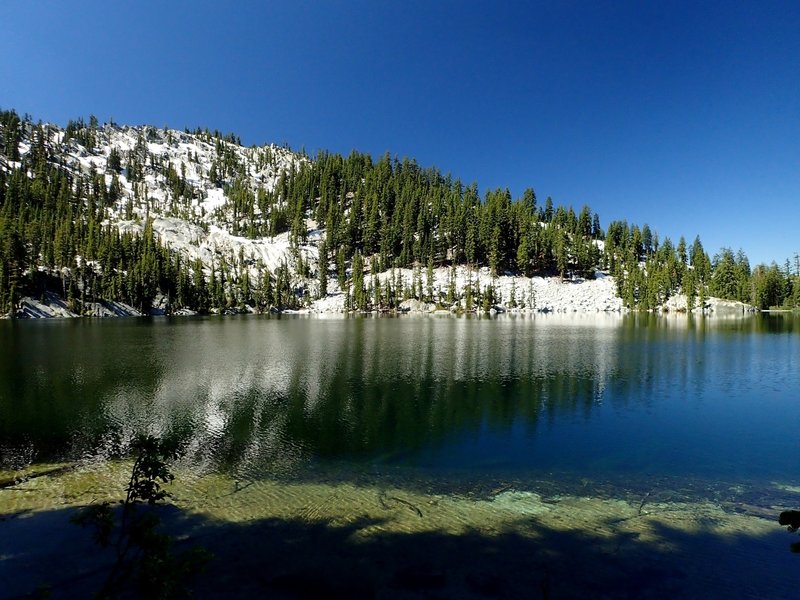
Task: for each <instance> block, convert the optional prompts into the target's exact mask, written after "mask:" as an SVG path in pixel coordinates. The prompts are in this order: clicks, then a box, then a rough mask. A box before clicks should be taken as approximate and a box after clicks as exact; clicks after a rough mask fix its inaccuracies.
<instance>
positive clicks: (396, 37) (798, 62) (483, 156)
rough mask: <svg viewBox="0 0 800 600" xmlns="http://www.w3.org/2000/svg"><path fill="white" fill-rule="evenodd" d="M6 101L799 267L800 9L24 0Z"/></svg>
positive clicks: (1, 42)
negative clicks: (348, 167)
mask: <svg viewBox="0 0 800 600" xmlns="http://www.w3.org/2000/svg"><path fill="white" fill-rule="evenodd" d="M0 56H2V57H3V58H2V67H0V106H2V107H3V108H15V109H17V110H18V111H19V112H21V113H26V112H27V113H30V114H31V115H32V116H33V117H34V119H36V120H38V119H41V120H44V121H50V122H55V123H60V124H65V123H66V121H67V119H69V118H74V117H78V116H84V117H87V116H88V115H89V114H90V113H91V114H95V115H97V116H98V118H99V119H100V120H101V122H102V121H104V120H107V119H108V118H109V117H113V118H114V120H115V121H117V122H119V123H128V124H143V123H147V124H152V125H158V126H163V125H169V126H170V127H176V128H181V129H182V128H184V127H187V126H188V127H191V128H193V127H195V126H198V125H199V126H207V127H209V128H211V129H219V130H222V131H225V132H229V131H232V132H234V133H236V134H238V135H239V136H240V137H241V138H242V141H243V142H244V143H246V144H261V143H268V142H277V143H282V142H288V143H289V144H290V145H291V146H292V147H293V148H298V149H299V148H300V147H305V149H306V150H307V151H309V152H310V153H313V152H315V151H316V149H318V148H324V149H328V150H331V151H334V152H341V153H345V154H346V153H349V151H350V150H351V149H354V148H355V149H358V150H361V151H365V152H369V153H371V154H372V155H373V156H378V155H380V154H383V153H384V152H386V151H389V152H391V153H392V154H393V155H397V156H398V157H403V156H410V157H415V158H416V159H417V160H418V161H419V163H420V164H422V165H424V166H428V165H436V166H437V167H439V168H440V169H441V170H442V171H444V172H445V173H447V172H450V173H452V174H453V176H455V177H460V178H461V179H462V180H464V181H465V182H471V181H477V182H478V184H479V186H480V187H481V189H482V190H486V189H487V188H490V187H491V188H494V187H509V188H510V189H511V192H512V194H513V195H514V196H515V197H516V196H517V195H519V194H521V192H522V190H523V189H525V188H526V187H529V186H530V187H533V188H534V189H535V190H536V192H537V195H538V197H539V198H540V200H541V201H544V199H545V197H546V196H548V195H549V196H552V197H553V199H554V201H555V202H556V203H563V204H572V205H574V206H575V207H576V209H578V208H580V206H582V205H583V204H584V203H587V204H589V205H590V206H591V207H592V209H593V210H595V211H597V212H599V213H600V216H601V219H602V222H603V225H604V226H605V225H607V224H608V222H609V221H610V220H612V219H623V218H625V219H628V220H629V221H630V222H636V223H639V224H643V223H648V224H650V226H651V227H652V228H653V229H654V230H656V231H657V232H658V233H659V234H660V236H661V237H662V238H663V237H664V236H670V237H672V238H673V241H675V242H677V238H678V236H679V235H680V234H684V235H685V236H686V238H687V241H689V242H691V240H692V239H693V238H694V236H695V235H696V234H700V236H701V239H702V240H703V242H704V245H705V247H706V249H707V250H708V251H709V252H710V253H711V254H712V255H713V253H714V252H716V251H717V250H718V249H719V247H720V246H723V245H727V246H732V247H733V249H734V250H736V249H738V248H739V247H741V248H743V249H744V250H745V252H747V253H748V255H749V256H750V259H751V262H752V263H753V264H755V263H757V262H762V261H771V260H773V259H774V260H777V261H778V262H779V263H780V262H783V260H784V259H785V258H787V257H789V256H792V255H793V254H794V253H795V252H800V236H798V230H800V2H797V1H796V0H795V1H792V2H762V1H755V0H754V1H752V2H737V1H734V0H726V1H723V2H697V1H693V2H677V1H664V2H643V1H634V2H623V1H616V0H615V1H607V2H606V1H589V2H571V1H567V0H564V1H557V2H550V1H548V2H541V3H536V2H519V3H517V2H488V1H487V2H469V1H464V0H460V1H457V2H436V1H434V0H426V1H423V2H416V1H408V0H403V1H402V2H383V1H380V0H371V1H367V2H355V1H354V2H325V1H322V0H319V1H314V2H300V1H298V0H291V1H288V2H266V1H263V2H244V1H238V0H237V1H236V2H214V3H212V2H195V1H193V2H151V1H145V0H140V1H138V2H107V1H105V2H94V1H88V0H84V1H81V2H74V3H67V2H62V1H56V2H10V3H6V4H5V5H4V7H3V16H2V21H1V22H0Z"/></svg>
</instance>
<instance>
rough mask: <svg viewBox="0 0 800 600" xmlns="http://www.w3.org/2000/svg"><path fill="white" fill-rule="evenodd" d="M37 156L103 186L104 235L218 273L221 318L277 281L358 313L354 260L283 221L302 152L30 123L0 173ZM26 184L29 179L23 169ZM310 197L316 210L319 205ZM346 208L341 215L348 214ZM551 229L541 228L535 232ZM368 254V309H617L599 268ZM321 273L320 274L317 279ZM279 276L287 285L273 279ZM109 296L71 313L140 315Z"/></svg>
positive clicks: (248, 305)
mask: <svg viewBox="0 0 800 600" xmlns="http://www.w3.org/2000/svg"><path fill="white" fill-rule="evenodd" d="M36 152H40V153H45V154H46V155H47V156H48V160H49V162H50V163H53V164H57V165H58V166H59V168H60V169H63V170H64V171H66V172H67V173H69V175H70V176H71V177H72V178H73V179H76V180H77V181H78V182H79V183H78V185H79V186H80V185H84V186H87V187H89V186H92V185H95V186H97V185H101V186H102V185H103V184H104V185H105V189H102V190H100V193H99V194H94V195H93V194H88V193H87V198H88V197H91V198H94V197H95V196H97V197H102V198H103V199H104V200H103V202H102V206H100V207H97V214H98V215H100V217H99V221H100V225H101V226H102V227H103V228H107V229H108V228H110V229H112V230H115V231H118V232H119V233H120V234H134V235H136V236H140V237H141V236H145V235H148V234H149V232H150V231H152V235H153V236H154V237H155V238H156V239H157V240H158V242H159V243H160V244H161V245H163V246H165V247H167V248H168V249H169V252H170V254H171V255H172V256H175V257H180V261H181V262H182V264H184V265H192V266H193V267H194V268H195V277H200V276H201V277H202V278H203V279H205V280H206V281H215V279H216V278H218V277H219V278H220V280H221V281H222V283H220V285H222V286H228V287H227V288H226V289H227V290H228V291H227V293H228V296H229V297H230V298H231V299H230V300H229V301H228V308H227V310H232V311H246V312H253V311H260V310H267V309H270V308H271V306H274V303H273V302H271V300H272V296H271V295H270V292H269V291H268V290H269V288H270V287H271V286H272V285H273V283H272V282H273V280H274V281H275V285H278V284H279V283H281V281H282V283H281V284H282V285H284V287H285V288H286V289H287V290H289V293H290V294H291V295H292V297H293V298H295V299H296V302H295V306H294V308H295V309H298V310H302V311H309V312H344V311H348V310H351V309H352V308H353V307H354V306H355V303H354V302H353V301H352V295H351V294H352V293H353V291H352V290H351V285H353V284H354V283H355V275H356V274H355V273H354V264H353V261H352V259H348V260H347V261H346V264H345V263H340V264H337V263H336V262H335V258H334V261H333V262H330V263H327V264H325V265H324V266H323V265H322V264H321V260H320V248H321V247H323V245H324V244H325V240H326V239H327V238H328V237H329V236H328V233H327V231H326V229H325V227H324V224H322V223H320V224H317V223H316V222H315V221H314V220H313V212H312V211H311V210H307V211H306V212H305V215H304V216H305V218H303V219H301V220H300V221H298V220H297V218H296V217H295V221H294V222H292V223H288V222H287V219H288V218H290V217H287V215H290V214H293V213H292V211H291V210H290V208H291V207H288V206H287V204H288V200H287V197H288V194H287V190H288V188H289V186H291V185H292V183H291V182H292V177H293V176H295V175H296V174H297V173H298V172H303V170H304V169H305V168H306V167H308V165H310V164H311V159H309V158H308V157H306V156H304V155H301V154H297V153H293V152H291V151H290V150H288V149H286V148H282V147H278V146H275V145H267V146H260V147H243V146H242V145H241V144H240V143H238V140H236V138H235V137H233V136H225V137H223V136H220V135H219V134H216V133H215V134H211V133H209V132H207V131H199V130H198V131H195V132H188V131H183V132H182V131H176V130H171V129H160V128H154V127H149V126H143V127H127V126H126V127H121V126H118V125H115V124H105V125H99V124H96V123H92V124H91V125H90V126H87V125H86V124H83V123H82V122H80V123H78V124H70V126H68V127H67V128H66V129H62V128H60V127H57V126H53V125H44V126H40V127H39V128H36V127H33V126H31V125H30V123H28V124H27V125H26V126H24V127H23V131H22V134H21V136H20V140H19V144H18V156H17V157H16V158H17V159H18V160H8V159H7V157H3V161H2V162H0V169H1V170H2V171H4V172H5V173H10V172H11V171H13V170H14V169H19V168H21V166H22V165H24V164H26V158H27V157H31V156H33V154H32V153H36ZM32 162H33V161H28V162H27V164H32ZM28 176H29V177H32V176H33V173H32V172H31V171H29V172H28ZM81 182H82V183H81ZM97 182H100V183H99V184H98V183H97ZM342 193H344V192H342ZM347 199H348V200H352V199H353V194H352V193H348V194H347ZM310 200H311V201H316V202H319V201H320V198H316V199H313V198H312V199H310ZM86 202H89V200H86ZM92 202H94V200H92ZM92 210H93V211H94V210H95V208H94V207H93V208H92ZM349 210H350V208H345V209H344V213H345V214H346V213H347V211H349ZM570 211H571V209H570ZM93 214H94V213H93ZM294 214H297V211H296V210H295V212H294ZM547 227H548V225H546V224H542V228H543V229H544V228H547ZM594 243H595V244H596V247H597V252H599V253H602V252H603V250H604V246H603V242H602V241H599V240H595V241H594ZM328 251H330V249H328ZM328 258H330V255H329V256H328ZM371 258H372V257H371V256H365V257H364V261H363V263H364V266H363V276H362V278H363V279H362V280H363V293H365V294H366V295H367V296H368V297H370V298H375V302H372V303H366V304H368V305H372V306H377V305H380V304H381V303H382V298H383V296H381V293H385V292H386V290H392V294H393V296H392V298H393V302H395V304H394V305H395V306H397V308H399V309H400V310H411V311H423V312H432V311H434V310H450V311H462V310H467V311H469V310H498V311H502V310H524V311H541V312H589V313H592V312H619V311H623V310H625V309H624V308H623V302H622V301H621V299H620V298H619V297H618V295H617V290H616V285H615V282H614V279H613V278H612V277H608V276H606V275H604V274H603V273H601V272H597V273H596V277H595V279H591V280H586V279H584V278H580V277H577V276H575V277H572V278H567V279H562V278H561V277H524V276H520V275H515V274H512V273H508V274H500V275H499V276H492V274H491V273H490V271H489V269H488V268H487V267H481V268H469V267H467V266H465V265H463V264H462V265H451V266H437V267H436V268H433V267H432V266H428V268H426V267H425V266H424V265H419V266H418V267H416V268H414V269H409V268H397V269H390V270H384V271H382V272H373V271H372V269H375V270H376V271H377V269H376V264H378V263H377V261H375V260H370V259H371ZM81 261H82V259H81V258H80V257H76V258H75V261H74V262H75V264H63V265H56V268H57V269H58V272H59V273H61V272H64V271H70V270H72V269H74V268H76V267H78V268H80V267H81V266H83V265H82V262H81ZM43 262H44V261H43V259H42V263H40V264H39V266H38V267H37V268H38V269H39V270H40V271H46V270H48V269H50V270H51V271H52V270H53V268H54V267H53V266H52V265H51V266H50V267H48V266H46V265H45V264H43ZM88 262H89V263H91V264H90V266H92V267H93V268H96V269H98V268H100V267H99V266H98V264H97V261H95V262H94V263H92V261H88ZM321 268H324V269H325V273H326V275H327V276H326V277H321V273H320V269H321ZM200 274H202V275H200ZM276 274H280V275H279V277H282V278H283V279H282V280H280V281H279V280H278V279H276ZM323 279H324V280H325V281H324V283H323ZM195 283H197V282H195ZM81 285H85V284H83V283H82V284H81ZM323 286H324V287H325V288H326V290H325V293H323V290H322V287H323ZM234 287H236V290H238V291H236V292H235V293H234V292H233V291H231V290H233V288H234ZM256 288H258V289H259V290H260V291H261V293H262V300H260V301H258V302H252V301H251V300H249V298H251V297H252V296H253V294H252V290H253V289H256ZM242 290H244V292H242ZM237 294H238V295H237ZM237 298H238V299H237ZM115 300H117V299H116V298H108V299H103V301H93V302H84V305H83V306H82V307H81V308H80V310H79V312H80V314H84V315H94V316H114V315H135V314H139V312H138V310H137V309H136V308H134V307H131V306H127V305H125V304H122V303H120V302H115ZM364 304H365V303H364V302H362V305H364ZM668 308H669V309H671V310H673V311H674V310H685V309H686V307H685V302H684V305H683V306H681V305H680V304H679V303H676V301H674V300H673V301H672V303H671V304H669V305H668ZM146 310H147V311H148V312H151V313H153V314H165V313H172V314H176V313H180V312H181V311H183V312H188V311H186V310H185V308H184V307H182V306H180V305H177V304H175V303H174V302H173V301H171V300H170V299H169V298H168V297H165V296H164V294H161V292H160V291H159V292H158V294H157V295H156V297H154V298H153V302H152V308H151V307H149V306H148V308H147V309H146ZM212 310H219V308H215V307H212ZM16 313H17V315H18V316H24V317H53V316H75V315H77V314H78V311H77V309H75V307H74V305H73V307H72V309H71V308H70V307H68V306H67V305H66V304H65V303H64V302H63V299H62V298H60V297H59V295H57V294H54V293H53V292H52V291H47V293H42V294H41V296H40V297H39V298H32V297H26V298H24V299H23V300H22V301H21V302H20V303H18V306H17V310H16Z"/></svg>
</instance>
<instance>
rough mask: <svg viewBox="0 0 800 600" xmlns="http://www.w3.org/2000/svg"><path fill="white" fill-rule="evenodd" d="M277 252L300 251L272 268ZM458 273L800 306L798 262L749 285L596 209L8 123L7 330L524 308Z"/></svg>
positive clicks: (388, 165) (105, 130) (93, 123)
mask: <svg viewBox="0 0 800 600" xmlns="http://www.w3.org/2000/svg"><path fill="white" fill-rule="evenodd" d="M176 231H177V233H175V232H176ZM165 232H169V233H170V235H172V237H171V238H169V237H168V236H167V235H166V233H165ZM180 236H183V237H180ZM214 236H216V237H214ZM226 236H227V237H226ZM201 239H202V244H201ZM170 240H171V241H170ZM176 240H178V241H177V242H176ZM209 240H211V241H209ZM217 240H220V241H217ZM230 240H234V241H235V242H236V243H235V244H234V243H233V242H230ZM249 240H252V241H254V242H256V241H258V242H259V243H261V244H262V246H255V245H249V244H248V241H249ZM269 240H285V241H286V245H285V247H283V246H278V245H275V248H277V249H278V250H279V251H278V250H275V251H274V252H273V249H272V246H267V245H264V244H267V243H268V241H269ZM178 242H180V243H178ZM276 244H277V242H276ZM256 250H258V252H257V251H256ZM259 252H260V253H259ZM457 266H467V267H468V268H469V269H480V268H486V269H488V270H489V273H490V274H491V276H492V277H495V276H499V275H514V276H519V277H533V276H552V277H558V278H560V279H561V280H568V279H569V280H574V279H578V278H579V279H591V278H593V277H595V273H596V272H597V271H598V270H599V271H604V272H606V273H608V274H610V275H613V276H614V277H615V278H616V285H617V291H618V294H619V296H620V297H621V298H622V299H623V301H624V303H625V305H626V306H627V307H628V308H631V309H655V308H657V307H659V306H661V305H662V304H663V303H664V302H666V301H667V299H669V298H670V297H671V296H673V295H675V294H678V293H683V294H685V295H686V296H687V298H688V307H689V308H693V307H698V306H703V305H704V303H705V299H706V298H707V297H709V296H714V297H719V298H723V299H731V300H738V301H742V302H745V303H751V304H754V305H755V306H757V307H760V308H767V307H774V306H787V307H797V306H800V259H799V258H798V256H797V255H795V257H794V260H793V261H790V260H787V261H786V263H784V265H782V266H778V265H776V264H774V263H773V264H772V265H769V266H765V265H758V266H756V267H755V268H752V269H751V267H750V264H749V261H748V259H747V257H746V256H745V255H744V253H742V252H741V251H739V252H737V253H734V252H733V251H732V250H731V249H729V248H723V249H721V250H720V251H719V252H718V253H716V254H715V255H713V257H710V256H709V254H708V253H707V252H706V250H705V249H704V247H703V245H702V243H701V241H700V238H699V237H697V238H695V239H694V240H693V241H692V242H691V243H687V241H686V240H685V239H684V238H681V239H679V240H678V241H677V242H673V241H672V240H670V239H668V238H664V239H659V237H658V235H657V234H656V233H655V232H654V231H652V230H651V228H650V227H649V226H648V225H643V226H641V227H640V226H638V225H635V224H628V223H627V222H624V221H623V222H619V221H615V222H611V223H609V224H608V225H607V227H605V228H603V227H602V225H601V218H600V215H598V214H597V213H594V212H593V211H592V210H591V208H590V207H589V206H582V207H580V209H578V210H575V208H573V207H572V206H563V205H556V204H555V203H554V202H553V200H552V199H551V198H549V197H547V198H545V199H544V200H543V201H542V200H541V199H540V198H538V197H537V195H536V193H535V192H534V190H533V189H527V190H525V191H524V192H523V194H522V195H521V197H519V198H512V196H511V194H510V193H509V191H508V190H507V189H496V190H489V191H487V192H485V193H483V194H481V193H480V192H479V189H478V185H477V184H476V183H470V184H465V183H463V182H461V181H460V180H458V179H454V178H452V177H451V176H449V175H445V174H443V173H441V172H440V171H439V170H438V169H436V168H434V167H428V168H423V167H421V166H419V165H418V164H417V163H416V162H415V161H414V160H412V159H402V160H399V159H397V158H393V157H391V156H390V155H388V154H386V155H384V156H381V157H380V158H377V159H373V158H372V157H370V156H369V155H368V154H363V153H359V152H352V153H351V154H350V155H349V156H347V157H344V156H341V155H338V154H333V153H327V152H320V153H318V154H317V155H316V156H315V157H313V158H310V157H308V156H307V155H305V153H302V152H301V153H293V152H291V151H289V150H288V149H287V148H282V147H276V146H262V147H251V148H245V147H243V146H241V144H240V142H239V140H238V138H237V137H236V136H235V135H231V134H228V135H223V134H221V133H219V132H210V131H208V130H200V129H198V130H195V131H191V132H190V131H184V132H179V131H175V130H169V129H166V128H163V129H161V128H154V127H122V126H119V125H116V124H114V123H106V124H103V125H101V124H100V123H98V121H97V119H96V118H94V117H90V118H89V120H88V122H85V121H84V120H83V119H77V120H75V121H70V123H68V125H67V127H66V128H60V127H57V126H54V125H49V124H43V123H41V122H37V123H34V122H33V120H32V119H31V118H30V117H28V116H24V117H20V116H19V115H18V114H17V113H16V112H15V111H13V110H7V111H0V312H2V313H4V314H8V313H11V314H13V313H14V312H15V310H16V309H17V308H18V306H19V303H20V302H21V300H22V298H23V297H25V296H30V297H33V298H36V297H42V296H43V295H44V294H46V293H48V292H55V293H57V294H59V295H60V296H61V297H63V298H64V299H66V302H67V303H68V305H69V306H70V307H71V309H72V310H73V311H74V312H76V313H78V314H85V313H87V307H88V306H90V305H92V304H93V303H97V302H102V301H109V300H113V301H119V302H124V303H126V304H128V305H130V306H131V307H134V308H136V309H138V310H140V311H142V312H147V311H149V310H150V309H151V308H152V307H153V306H154V304H155V303H156V302H158V303H160V305H161V306H166V307H167V312H170V311H172V312H174V311H175V310H176V309H191V310H194V311H198V312H209V311H218V310H235V309H237V308H243V307H246V308H248V309H249V310H255V311H264V310H268V309H269V308H276V309H282V308H300V307H302V306H307V305H308V304H309V303H311V302H313V301H314V300H315V299H318V298H320V297H325V296H326V295H328V294H329V293H333V291H335V292H336V293H339V294H344V295H345V297H346V307H347V308H349V309H352V310H370V309H372V310H374V309H392V308H396V307H397V306H398V305H399V303H400V302H401V301H402V300H404V299H408V298H416V299H419V300H422V301H425V302H431V303H436V304H438V305H441V306H443V307H451V306H454V305H458V306H460V307H462V308H465V309H467V310H473V309H477V308H481V307H482V308H489V307H491V306H494V305H495V304H497V303H498V302H500V301H501V300H502V301H504V302H505V305H506V306H510V305H511V304H512V303H514V302H515V299H514V298H511V299H509V298H505V299H501V298H498V297H497V294H496V292H495V290H494V288H493V286H492V285H491V284H488V285H486V284H484V286H483V287H481V286H479V285H478V286H472V285H471V284H469V285H466V286H461V287H458V286H456V284H455V268H456V267H457ZM443 268H445V269H450V270H451V271H452V273H453V275H452V280H453V281H452V284H451V285H448V286H447V288H446V289H434V288H433V286H432V283H431V281H432V273H433V271H434V269H437V270H439V269H443ZM396 269H397V270H399V269H412V270H413V273H414V276H413V278H412V279H411V281H408V280H403V279H402V278H398V277H396V276H395V275H394V271H395V270H396ZM386 272H390V273H391V275H390V276H384V277H382V278H379V277H377V274H378V273H386Z"/></svg>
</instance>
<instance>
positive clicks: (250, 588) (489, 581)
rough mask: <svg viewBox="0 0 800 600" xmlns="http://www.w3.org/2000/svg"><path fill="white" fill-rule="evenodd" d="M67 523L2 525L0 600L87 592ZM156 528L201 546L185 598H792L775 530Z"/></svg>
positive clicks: (94, 573)
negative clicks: (203, 553)
mask: <svg viewBox="0 0 800 600" xmlns="http://www.w3.org/2000/svg"><path fill="white" fill-rule="evenodd" d="M72 513H73V511H72V510H67V509H62V510H55V511H46V512H37V513H30V514H27V515H22V516H8V515H7V516H5V517H3V520H2V521H0V581H2V582H3V585H2V587H0V598H4V599H5V598H17V597H20V598H21V597H25V595H26V594H29V593H33V592H36V591H37V590H40V591H42V590H46V591H47V592H48V593H49V594H50V597H52V598H71V597H85V596H87V595H89V594H91V593H92V591H93V590H94V589H96V588H95V586H96V583H97V582H98V581H100V580H102V576H103V570H104V569H106V568H108V564H109V561H108V556H107V555H106V554H104V553H101V552H100V551H99V550H98V549H97V548H95V547H94V546H93V544H92V543H91V540H90V539H89V534H88V532H86V531H84V530H81V529H80V528H78V527H76V526H74V525H71V524H69V517H70V515H71V514H72ZM162 518H163V519H164V522H165V523H166V525H167V528H168V529H169V531H171V532H173V533H174V534H176V535H177V536H179V538H180V539H181V541H180V542H179V544H178V547H179V549H180V547H188V546H191V545H195V544H201V545H202V546H204V547H205V548H206V549H208V550H210V551H211V552H212V553H213V554H214V556H215V558H214V559H213V560H212V562H211V563H210V565H209V568H208V570H207V571H206V572H205V573H203V574H199V575H197V576H196V577H195V578H194V580H193V584H192V593H193V596H194V597H198V598H221V597H225V598H253V597H271V598H309V597H313V598H409V597H410V598H575V597H591V598H755V597H758V598H766V597H769V598H795V597H797V583H796V581H795V579H794V578H793V577H792V574H793V573H795V572H796V570H797V568H798V564H797V560H798V557H797V556H796V555H792V554H790V553H789V551H788V548H789V543H790V542H791V541H792V540H791V539H789V537H787V536H788V534H787V532H786V531H785V530H783V529H781V528H780V526H778V524H777V522H776V523H775V533H774V534H769V535H766V536H749V535H744V534H740V533H732V534H730V535H718V534H716V533H712V532H711V531H710V530H708V531H706V530H702V529H701V530H698V531H693V532H687V531H684V530H680V529H676V528H672V527H666V526H659V525H656V526H655V527H654V529H653V531H652V533H653V536H652V537H653V538H654V539H655V541H653V540H649V541H648V540H644V539H642V537H641V536H640V535H638V534H633V533H630V532H621V531H618V530H617V529H616V528H617V525H618V523H615V522H613V521H598V522H597V523H596V527H595V528H594V529H591V530H585V531H576V530H569V529H564V530H561V529H555V528H549V527H545V526H543V525H542V524H541V523H538V522H537V520H536V519H535V518H525V519H520V520H519V521H517V522H515V523H513V524H511V525H510V526H509V528H508V529H507V530H504V531H499V532H496V534H494V535H486V534H485V533H482V532H479V531H476V530H468V531H467V532H466V533H463V534H460V535H452V534H447V533H442V532H435V531H434V532H426V533H415V534H402V533H380V532H379V531H378V532H375V531H376V529H379V528H380V526H381V524H382V521H380V520H375V519H367V518H363V519H356V520H354V521H352V522H350V523H349V524H347V525H333V524H328V523H324V522H318V521H304V520H280V519H263V520H257V521H253V522H247V523H226V522H215V521H209V520H207V519H205V518H203V517H199V516H197V515H190V514H184V513H182V512H181V511H180V510H179V509H177V508H175V507H173V506H168V507H165V509H164V511H163V517H162ZM387 518H388V517H387ZM563 518H564V519H565V525H568V523H567V521H568V520H569V514H568V513H565V514H564V515H563ZM367 528H369V529H370V531H371V532H372V533H370V534H369V535H364V530H365V529H367Z"/></svg>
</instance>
